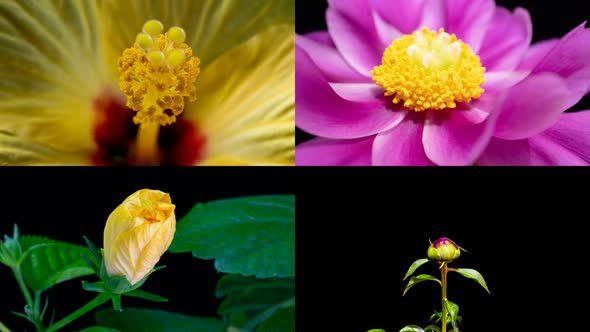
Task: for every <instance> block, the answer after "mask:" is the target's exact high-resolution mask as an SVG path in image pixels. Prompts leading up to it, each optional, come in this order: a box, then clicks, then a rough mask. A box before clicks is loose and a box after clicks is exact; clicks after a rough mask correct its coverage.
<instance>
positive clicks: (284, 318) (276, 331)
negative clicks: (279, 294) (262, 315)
mask: <svg viewBox="0 0 590 332" xmlns="http://www.w3.org/2000/svg"><path fill="white" fill-rule="evenodd" d="M256 332H295V307H294V306H291V307H288V308H285V309H282V310H280V311H278V312H277V313H276V314H274V315H272V316H271V317H270V318H269V319H267V320H266V321H264V322H262V324H260V326H259V327H258V328H257V329H256Z"/></svg>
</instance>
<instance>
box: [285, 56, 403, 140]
mask: <svg viewBox="0 0 590 332" xmlns="http://www.w3.org/2000/svg"><path fill="white" fill-rule="evenodd" d="M295 50H296V51H295V52H296V53H295V56H296V62H297V64H296V66H297V70H296V71H295V99H296V100H295V103H296V105H297V106H296V114H297V116H296V124H297V126H298V127H299V128H301V129H303V130H305V131H307V132H309V133H311V134H313V135H316V136H322V137H327V138H359V137H364V136H369V135H373V134H376V133H378V132H381V131H385V130H387V129H389V128H391V127H392V126H395V125H396V124H397V123H399V121H401V120H402V119H403V117H404V116H405V113H404V112H397V111H391V110H390V109H388V107H389V104H390V103H389V104H388V103H386V101H385V100H384V99H376V100H374V101H372V102H366V103H359V102H352V101H348V100H345V99H343V98H341V97H340V96H338V94H336V92H334V90H333V89H332V88H331V87H330V85H329V83H328V81H326V79H325V78H324V76H323V75H322V73H321V72H320V70H319V68H318V67H317V66H316V64H315V63H314V62H313V61H312V60H311V58H310V57H309V55H307V53H306V52H305V50H303V49H302V48H301V47H299V46H298V45H296V48H295Z"/></svg>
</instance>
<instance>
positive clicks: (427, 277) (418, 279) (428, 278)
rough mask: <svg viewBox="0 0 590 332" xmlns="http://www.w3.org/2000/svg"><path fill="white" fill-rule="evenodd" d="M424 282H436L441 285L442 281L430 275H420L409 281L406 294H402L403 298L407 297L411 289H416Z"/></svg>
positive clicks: (405, 290)
mask: <svg viewBox="0 0 590 332" xmlns="http://www.w3.org/2000/svg"><path fill="white" fill-rule="evenodd" d="M422 281H436V282H438V284H439V285H440V284H441V282H440V280H438V279H437V278H435V277H433V276H431V275H430V274H420V275H417V276H415V277H412V279H410V281H408V285H407V286H406V289H404V293H403V294H402V296H404V295H406V293H407V292H408V291H409V290H410V288H412V287H414V286H415V285H416V284H418V283H420V282H422Z"/></svg>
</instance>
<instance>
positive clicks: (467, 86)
mask: <svg viewBox="0 0 590 332" xmlns="http://www.w3.org/2000/svg"><path fill="white" fill-rule="evenodd" d="M484 72H485V68H484V67H483V66H482V65H481V61H480V59H479V57H478V56H477V55H476V54H475V53H473V51H472V50H471V48H470V47H469V45H467V44H465V43H463V42H462V41H461V40H459V39H457V37H456V36H455V35H454V34H452V35H449V34H448V33H446V32H444V29H442V28H441V29H440V30H439V32H438V33H437V32H436V31H430V30H428V29H427V28H424V29H423V30H421V31H417V32H414V33H413V34H411V35H405V36H402V37H401V38H399V39H396V40H394V41H393V43H391V45H389V47H387V49H386V50H385V53H384V54H383V59H382V63H381V65H380V66H376V67H375V68H374V69H373V71H372V72H371V73H372V74H373V81H375V83H377V85H379V86H381V87H382V88H383V89H384V90H385V95H386V96H393V100H392V101H393V103H394V104H398V103H400V102H403V105H404V107H406V108H409V109H411V110H414V111H416V112H420V111H425V110H428V109H433V110H442V109H445V108H455V107H456V106H457V104H456V103H457V102H467V103H468V102H470V101H471V100H472V99H475V98H479V97H480V96H481V95H482V94H483V92H484V90H483V89H482V88H481V86H482V85H483V84H484V83H485V77H484Z"/></svg>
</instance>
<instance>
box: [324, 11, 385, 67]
mask: <svg viewBox="0 0 590 332" xmlns="http://www.w3.org/2000/svg"><path fill="white" fill-rule="evenodd" d="M326 22H327V25H328V31H329V32H330V36H332V40H333V41H334V44H336V47H337V48H338V50H339V51H340V53H341V54H342V56H343V57H344V58H345V59H346V61H347V62H348V64H350V66H351V67H352V68H354V69H355V70H356V71H358V72H359V73H360V74H362V75H364V76H366V77H371V70H373V68H374V67H375V66H377V65H379V64H380V63H381V57H382V55H383V51H384V50H385V48H386V47H387V45H384V44H383V43H382V42H381V40H380V38H379V36H378V34H377V31H376V29H375V25H374V23H373V11H372V8H371V6H370V5H369V3H368V1H367V0H346V1H336V0H331V1H329V6H328V11H327V12H326Z"/></svg>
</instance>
